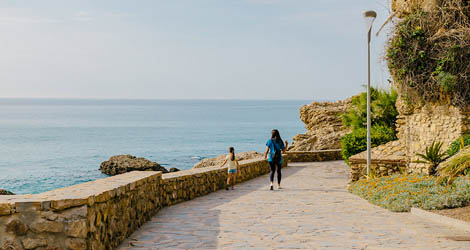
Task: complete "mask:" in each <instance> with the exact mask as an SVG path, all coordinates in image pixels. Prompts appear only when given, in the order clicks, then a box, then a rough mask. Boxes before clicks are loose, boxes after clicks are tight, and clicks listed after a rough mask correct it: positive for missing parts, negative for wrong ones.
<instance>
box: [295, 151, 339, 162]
mask: <svg viewBox="0 0 470 250" xmlns="http://www.w3.org/2000/svg"><path fill="white" fill-rule="evenodd" d="M287 157H288V160H289V162H318V161H336V160H342V159H343V157H342V156H341V149H332V150H318V151H288V152H287Z"/></svg>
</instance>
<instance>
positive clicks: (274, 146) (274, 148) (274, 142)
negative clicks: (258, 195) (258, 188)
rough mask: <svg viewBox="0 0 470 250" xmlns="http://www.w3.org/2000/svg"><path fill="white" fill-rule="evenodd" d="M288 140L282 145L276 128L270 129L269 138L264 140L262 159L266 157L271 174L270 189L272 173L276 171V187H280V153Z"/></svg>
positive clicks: (284, 148)
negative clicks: (264, 147)
mask: <svg viewBox="0 0 470 250" xmlns="http://www.w3.org/2000/svg"><path fill="white" fill-rule="evenodd" d="M288 145H289V143H288V141H286V144H285V145H284V142H283V141H282V138H281V135H280V134H279V131H278V130H277V129H273V130H272V131H271V139H269V140H268V141H267V142H266V152H264V159H266V158H268V162H269V168H270V169H271V174H270V175H269V179H270V181H271V187H270V189H271V190H273V189H274V188H273V182H274V173H275V172H277V188H278V189H281V178H282V174H281V166H282V153H285V152H286V149H287V146H288ZM268 154H269V157H268Z"/></svg>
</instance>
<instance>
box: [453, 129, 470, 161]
mask: <svg viewBox="0 0 470 250" xmlns="http://www.w3.org/2000/svg"><path fill="white" fill-rule="evenodd" d="M462 139H463V145H462ZM468 145H470V134H466V135H463V136H461V137H459V138H458V139H456V140H455V141H453V142H452V143H451V144H450V146H449V149H447V154H448V155H449V156H453V155H455V154H457V152H459V151H460V149H461V148H462V146H468Z"/></svg>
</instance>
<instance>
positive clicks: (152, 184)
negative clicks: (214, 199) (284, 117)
mask: <svg viewBox="0 0 470 250" xmlns="http://www.w3.org/2000/svg"><path fill="white" fill-rule="evenodd" d="M285 157H286V155H285ZM285 166H287V160H285V161H284V167H285ZM240 171H241V176H240V178H238V179H237V182H242V181H246V180H249V179H252V178H255V177H258V176H261V175H264V174H266V173H269V166H268V163H267V161H265V160H247V161H242V162H240ZM226 178H227V168H226V167H223V168H220V167H210V168H202V169H190V170H184V171H180V172H176V173H169V174H165V175H162V174H161V172H153V171H145V172H139V171H135V172H131V173H126V174H122V175H117V176H113V177H109V178H105V179H100V180H96V181H92V182H87V183H83V184H79V185H74V186H70V187H66V188H61V189H56V190H53V191H50V192H45V193H41V194H37V195H10V196H6V195H5V196H0V250H3V249H12V250H13V249H49V250H58V249H64V250H65V249H113V248H115V247H117V246H118V245H119V244H120V243H121V242H122V241H123V240H124V239H126V238H127V237H128V236H130V234H131V233H132V232H133V231H135V230H136V229H137V228H138V227H140V226H141V225H142V224H143V223H145V222H146V221H148V220H149V219H150V218H151V217H152V216H153V215H154V214H156V213H157V212H158V211H159V210H160V209H161V208H162V207H163V206H169V205H173V204H176V203H179V202H182V201H186V200H191V199H194V198H196V197H199V196H202V195H205V194H208V193H210V192H214V191H216V190H218V189H222V188H224V187H225V181H226ZM266 182H267V183H268V180H266Z"/></svg>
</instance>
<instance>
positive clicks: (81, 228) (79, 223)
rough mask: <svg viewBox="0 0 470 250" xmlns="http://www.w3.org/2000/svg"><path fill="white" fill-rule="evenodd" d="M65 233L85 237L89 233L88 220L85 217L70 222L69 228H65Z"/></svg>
mask: <svg viewBox="0 0 470 250" xmlns="http://www.w3.org/2000/svg"><path fill="white" fill-rule="evenodd" d="M65 234H66V235H67V236H72V237H75V238H83V239H85V238H86V237H87V234H88V227H87V223H86V221H85V220H84V219H83V220H75V221H72V222H70V223H69V224H68V226H67V229H66V230H65Z"/></svg>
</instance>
